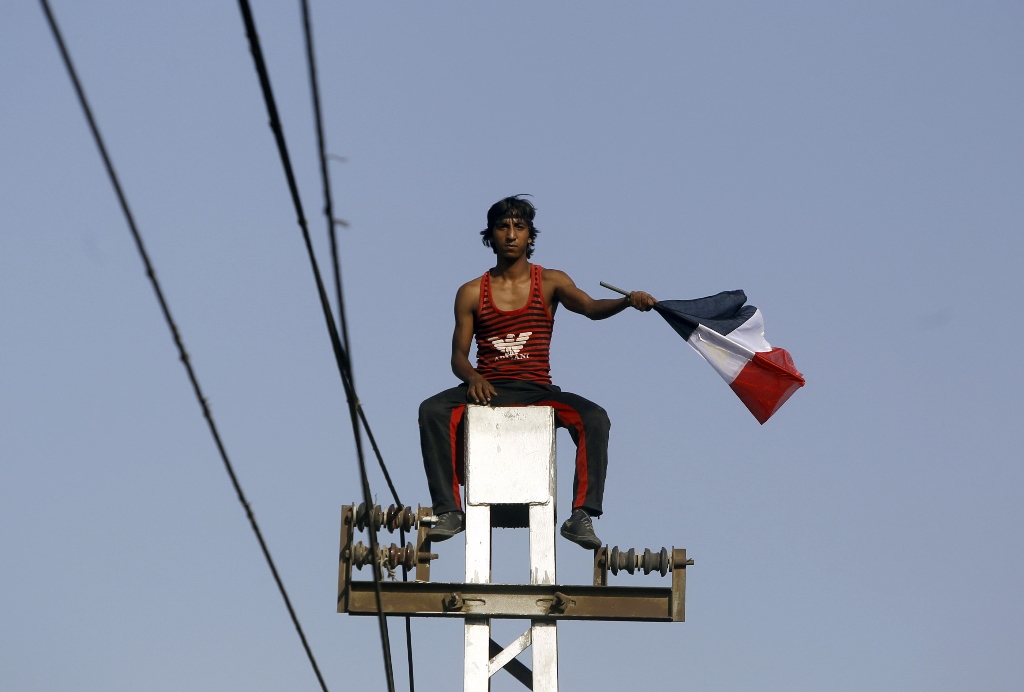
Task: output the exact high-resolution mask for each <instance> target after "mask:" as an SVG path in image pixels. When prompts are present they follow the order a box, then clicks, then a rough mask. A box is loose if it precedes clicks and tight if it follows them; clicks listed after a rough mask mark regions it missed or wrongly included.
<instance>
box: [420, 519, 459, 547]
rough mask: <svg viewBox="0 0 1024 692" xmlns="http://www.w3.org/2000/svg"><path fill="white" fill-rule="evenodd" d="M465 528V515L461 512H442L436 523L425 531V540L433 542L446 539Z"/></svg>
mask: <svg viewBox="0 0 1024 692" xmlns="http://www.w3.org/2000/svg"><path fill="white" fill-rule="evenodd" d="M465 530H466V515H465V514H464V513H463V512H444V513H443V514H441V516H439V517H438V518H437V523H436V524H434V526H433V527H432V528H431V529H430V531H427V540H428V541H432V542H434V543H439V542H441V541H447V540H448V539H449V538H451V537H452V536H454V535H455V534H457V533H462V532H463V531H465Z"/></svg>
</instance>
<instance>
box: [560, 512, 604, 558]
mask: <svg viewBox="0 0 1024 692" xmlns="http://www.w3.org/2000/svg"><path fill="white" fill-rule="evenodd" d="M561 534H562V538H567V539H569V540H570V541H572V542H573V543H575V544H576V545H579V546H582V547H584V548H586V549H587V550H594V549H596V548H600V547H601V539H600V538H598V537H597V534H596V533H594V522H592V521H590V515H589V514H587V512H586V511H585V510H584V509H582V508H581V509H577V510H575V511H574V512H573V513H572V516H571V517H569V518H568V519H566V520H565V523H564V524H562V531H561Z"/></svg>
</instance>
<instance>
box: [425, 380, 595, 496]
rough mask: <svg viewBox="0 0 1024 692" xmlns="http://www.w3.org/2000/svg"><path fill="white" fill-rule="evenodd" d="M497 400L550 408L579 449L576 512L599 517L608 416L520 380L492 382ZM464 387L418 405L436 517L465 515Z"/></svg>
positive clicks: (578, 400) (576, 399)
mask: <svg viewBox="0 0 1024 692" xmlns="http://www.w3.org/2000/svg"><path fill="white" fill-rule="evenodd" d="M491 384H492V385H494V388H495V389H496V390H498V395H497V396H496V397H493V398H492V399H491V405H492V406H551V407H553V408H554V409H555V421H556V423H557V425H558V427H560V428H566V429H567V430H568V431H569V434H570V435H571V436H572V440H573V442H575V443H576V477H575V478H574V479H573V484H572V497H573V500H572V507H573V509H578V508H580V507H583V508H584V509H586V510H587V513H588V514H590V515H592V516H598V515H599V514H601V511H602V509H601V501H602V498H603V497H604V478H605V471H606V470H607V468H608V428H609V427H610V426H611V424H610V423H609V422H608V414H607V413H605V410H604V409H603V408H601V407H600V406H598V405H597V404H595V403H593V402H591V401H587V400H586V399H584V398H583V397H581V396H577V395H576V394H570V393H569V392H563V391H562V390H561V389H559V388H558V387H555V386H554V385H549V384H536V383H534V382H524V381H521V380H501V381H497V382H491ZM467 389H468V388H467V386H466V385H460V386H458V387H453V388H452V389H446V390H445V391H443V392H441V393H440V394H437V395H435V396H432V397H430V398H429V399H427V400H426V401H424V402H423V403H422V404H420V418H419V422H420V447H421V449H422V450H423V467H424V469H425V470H426V472H427V484H428V486H429V487H430V499H431V502H432V503H433V507H434V513H435V514H440V513H442V512H450V511H452V510H457V509H461V505H462V503H461V500H460V497H459V485H461V483H462V473H463V460H462V456H463V444H462V439H463V437H462V432H463V425H462V417H463V414H464V413H465V412H466V403H467V401H466V391H467Z"/></svg>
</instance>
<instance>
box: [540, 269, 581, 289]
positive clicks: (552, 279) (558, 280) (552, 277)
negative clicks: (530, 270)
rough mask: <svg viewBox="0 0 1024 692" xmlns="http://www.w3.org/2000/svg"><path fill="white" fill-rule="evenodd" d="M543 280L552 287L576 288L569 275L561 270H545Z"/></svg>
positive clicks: (542, 275)
mask: <svg viewBox="0 0 1024 692" xmlns="http://www.w3.org/2000/svg"><path fill="white" fill-rule="evenodd" d="M541 280H542V281H543V282H544V283H546V284H548V285H550V286H555V287H559V286H575V285H576V284H575V283H573V280H572V279H570V278H569V275H568V274H566V273H565V272H564V271H562V270H560V269H544V273H543V274H541Z"/></svg>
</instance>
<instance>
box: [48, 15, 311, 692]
mask: <svg viewBox="0 0 1024 692" xmlns="http://www.w3.org/2000/svg"><path fill="white" fill-rule="evenodd" d="M40 4H41V5H42V7H43V12H44V13H45V14H46V19H47V21H48V22H49V24H50V30H51V31H52V32H53V37H54V39H55V40H56V41H57V47H58V48H59V49H60V54H61V57H63V59H64V65H65V66H66V67H67V70H68V74H69V75H70V77H71V82H72V84H74V87H75V93H77V94H78V101H79V103H81V105H82V110H83V111H84V113H85V119H86V120H87V121H88V123H89V129H90V130H92V136H93V139H94V140H95V141H96V146H97V148H99V150H100V156H101V157H102V158H103V165H104V166H106V169H107V175H109V176H110V182H111V183H112V184H113V186H114V192H115V193H116V194H117V199H118V201H119V202H120V203H121V210H122V211H123V212H124V216H125V219H126V220H127V222H128V228H129V229H130V230H131V233H132V238H134V240H135V247H136V248H137V249H138V251H139V256H140V257H141V258H142V263H143V264H144V265H145V267H146V276H148V277H149V280H150V283H151V284H152V285H153V291H154V292H155V293H156V298H157V302H159V303H160V310H161V311H162V312H163V315H164V320H165V321H166V322H167V326H168V328H169V329H170V330H171V336H172V338H173V339H174V345H175V346H177V348H178V354H179V356H180V358H181V362H182V364H183V365H184V366H185V371H186V372H187V373H188V379H189V382H191V383H192V390H193V392H195V395H196V399H197V400H198V401H199V406H200V408H202V411H203V417H204V418H206V422H207V425H208V426H209V428H210V434H211V435H213V441H214V443H215V444H216V445H217V451H218V452H219V453H220V458H221V461H223V462H224V469H225V470H226V471H227V473H228V477H229V478H230V479H231V485H232V486H234V488H235V493H236V494H237V495H238V501H239V502H240V503H242V507H243V508H245V515H246V517H248V519H249V525H250V526H251V527H252V530H253V533H254V534H255V535H256V540H257V541H258V542H259V544H260V550H262V551H263V557H264V558H265V559H266V561H267V566H268V567H269V568H270V572H271V574H272V575H273V576H274V582H275V583H276V584H277V588H278V591H280V592H281V598H282V599H284V604H285V607H286V608H287V609H288V615H289V616H290V617H291V619H292V624H294V625H295V631H296V632H297V633H298V635H299V639H300V640H301V641H302V648H303V649H305V651H306V656H307V657H308V658H309V663H310V665H312V666H313V672H314V673H315V674H316V679H317V680H318V681H319V683H320V687H321V689H323V690H324V692H327V684H326V683H325V682H324V678H323V675H321V674H320V667H319V666H318V665H317V663H316V658H315V657H314V656H313V651H312V649H310V648H309V642H308V641H306V635H305V633H304V632H303V631H302V625H301V624H299V618H298V615H296V613H295V608H293V607H292V602H291V599H290V598H288V592H287V591H286V590H285V587H284V582H282V581H281V575H280V574H278V571H277V567H276V566H275V565H274V560H273V558H272V557H271V556H270V549H269V548H268V547H267V543H266V541H265V540H264V539H263V534H262V533H261V532H260V527H259V525H258V524H257V523H256V515H255V514H253V511H252V507H250V505H249V501H248V500H247V499H246V497H245V493H244V492H242V486H241V485H240V484H239V482H238V476H236V475H235V470H234V468H233V467H232V465H231V460H230V459H229V458H228V453H227V450H226V449H225V448H224V443H223V441H222V440H221V437H220V432H218V430H217V425H216V423H214V421H213V414H212V413H211V412H210V407H209V405H208V404H207V400H206V397H205V396H204V395H203V390H202V388H201V387H200V386H199V380H198V379H197V378H196V373H195V370H193V368H192V362H191V361H190V360H189V355H188V352H187V351H186V350H185V344H184V342H183V341H182V339H181V334H180V333H179V331H178V327H177V325H176V324H175V322H174V318H173V317H172V316H171V310H170V307H169V306H168V304H167V300H166V298H165V297H164V292H163V290H162V289H161V288H160V282H159V281H157V278H156V272H155V271H154V269H153V264H152V262H150V259H149V253H147V252H146V247H145V245H144V244H143V242H142V235H141V234H140V233H139V229H138V228H137V227H136V225H135V218H134V217H133V216H132V212H131V209H130V208H129V207H128V200H127V198H126V197H125V195H124V191H123V190H122V189H121V183H120V182H119V180H118V178H117V173H115V171H114V164H113V163H112V162H111V160H110V156H109V155H108V154H107V148H106V146H105V145H104V143H103V137H102V136H101V135H100V131H99V127H98V126H97V125H96V120H95V118H93V115H92V109H91V108H90V107H89V102H88V100H86V98H85V91H84V90H83V89H82V84H81V82H79V80H78V74H77V72H76V71H75V66H74V64H73V63H72V62H71V55H70V54H69V53H68V50H67V47H66V46H65V45H64V38H63V36H62V35H61V32H60V28H59V27H58V26H57V20H56V19H55V18H54V16H53V12H52V11H51V10H50V4H49V2H48V1H47V0H40Z"/></svg>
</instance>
